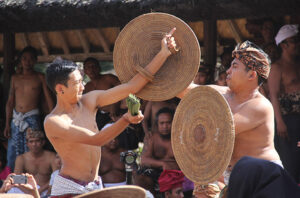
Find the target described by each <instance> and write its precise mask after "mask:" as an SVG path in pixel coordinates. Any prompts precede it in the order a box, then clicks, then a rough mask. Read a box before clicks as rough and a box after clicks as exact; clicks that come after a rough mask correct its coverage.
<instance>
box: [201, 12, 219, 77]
mask: <svg viewBox="0 0 300 198" xmlns="http://www.w3.org/2000/svg"><path fill="white" fill-rule="evenodd" d="M211 13H212V14H211V17H210V19H206V20H204V21H203V24H204V57H203V58H204V64H209V65H211V67H212V69H213V71H214V70H215V66H216V60H217V19H216V15H215V11H214V9H213V8H212V12H211Z"/></svg>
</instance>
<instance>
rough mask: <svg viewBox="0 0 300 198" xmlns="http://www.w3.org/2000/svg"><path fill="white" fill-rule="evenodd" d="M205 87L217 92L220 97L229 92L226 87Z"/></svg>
mask: <svg viewBox="0 0 300 198" xmlns="http://www.w3.org/2000/svg"><path fill="white" fill-rule="evenodd" d="M207 86H209V87H211V88H213V89H215V90H217V91H218V92H219V93H220V94H222V95H224V94H226V93H228V91H229V87H227V86H220V85H207Z"/></svg>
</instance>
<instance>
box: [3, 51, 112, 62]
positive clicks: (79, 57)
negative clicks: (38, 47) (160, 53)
mask: <svg viewBox="0 0 300 198" xmlns="http://www.w3.org/2000/svg"><path fill="white" fill-rule="evenodd" d="M57 57H61V58H63V59H68V60H72V61H74V62H83V61H84V60H85V59H86V58H88V57H94V58H96V59H97V60H99V61H113V53H112V52H109V53H103V52H94V53H88V54H86V53H76V54H55V55H48V56H38V62H39V63H50V62H52V61H53V60H54V59H55V58H57ZM3 60H4V58H3V57H0V63H3Z"/></svg>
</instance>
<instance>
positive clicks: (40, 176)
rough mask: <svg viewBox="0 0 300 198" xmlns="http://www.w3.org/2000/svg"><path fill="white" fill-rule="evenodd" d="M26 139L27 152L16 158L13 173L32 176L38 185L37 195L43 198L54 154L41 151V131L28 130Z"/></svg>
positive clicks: (42, 141)
mask: <svg viewBox="0 0 300 198" xmlns="http://www.w3.org/2000/svg"><path fill="white" fill-rule="evenodd" d="M26 139H27V146H28V148H29V151H28V152H26V153H24V154H22V155H19V156H18V157H17V159H16V164H15V170H14V173H15V174H22V173H29V174H32V175H33V176H34V178H35V180H36V182H37V184H38V185H39V193H40V195H41V197H43V196H45V195H46V193H47V191H48V187H49V181H50V176H51V173H52V172H53V170H54V169H55V164H54V160H55V153H53V152H51V151H46V150H44V149H43V146H44V144H45V135H44V133H43V132H42V131H35V130H34V129H31V128H28V129H27V131H26Z"/></svg>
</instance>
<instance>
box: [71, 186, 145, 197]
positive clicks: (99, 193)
mask: <svg viewBox="0 0 300 198" xmlns="http://www.w3.org/2000/svg"><path fill="white" fill-rule="evenodd" d="M99 197H101V198H112V197H113V198H146V191H145V190H144V189H143V188H141V187H138V186H132V185H131V186H129V185H126V186H116V187H109V188H104V189H101V190H95V191H92V192H89V193H85V194H82V195H78V196H76V197H75V198H99Z"/></svg>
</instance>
